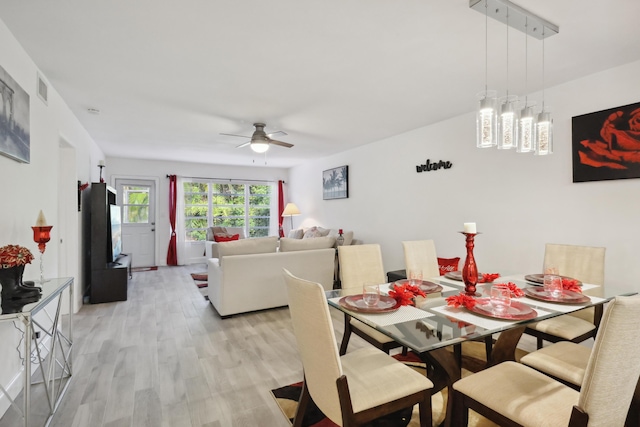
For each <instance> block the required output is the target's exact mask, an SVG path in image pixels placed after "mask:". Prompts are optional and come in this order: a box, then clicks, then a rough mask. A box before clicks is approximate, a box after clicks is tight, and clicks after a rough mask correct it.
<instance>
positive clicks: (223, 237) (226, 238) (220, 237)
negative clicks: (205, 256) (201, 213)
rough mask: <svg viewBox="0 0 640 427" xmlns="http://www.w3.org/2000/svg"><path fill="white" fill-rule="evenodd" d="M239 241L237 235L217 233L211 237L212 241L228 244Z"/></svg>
mask: <svg viewBox="0 0 640 427" xmlns="http://www.w3.org/2000/svg"><path fill="white" fill-rule="evenodd" d="M238 239H240V235H239V234H226V233H217V234H214V235H213V240H215V241H216V242H230V241H232V240H238Z"/></svg>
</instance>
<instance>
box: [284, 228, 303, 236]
mask: <svg viewBox="0 0 640 427" xmlns="http://www.w3.org/2000/svg"><path fill="white" fill-rule="evenodd" d="M302 236H304V230H303V229H302V228H296V229H295V230H291V231H289V235H288V236H287V237H288V238H289V239H302Z"/></svg>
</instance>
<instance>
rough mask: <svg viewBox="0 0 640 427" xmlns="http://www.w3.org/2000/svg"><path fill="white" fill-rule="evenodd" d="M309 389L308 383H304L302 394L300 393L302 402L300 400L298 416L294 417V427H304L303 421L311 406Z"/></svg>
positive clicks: (297, 409)
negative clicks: (308, 406)
mask: <svg viewBox="0 0 640 427" xmlns="http://www.w3.org/2000/svg"><path fill="white" fill-rule="evenodd" d="M309 397H310V395H309V389H307V381H304V380H303V381H302V392H301V393H300V400H298V407H297V408H296V414H295V416H294V417H293V427H302V420H303V418H304V414H305V412H306V410H307V405H308V404H309Z"/></svg>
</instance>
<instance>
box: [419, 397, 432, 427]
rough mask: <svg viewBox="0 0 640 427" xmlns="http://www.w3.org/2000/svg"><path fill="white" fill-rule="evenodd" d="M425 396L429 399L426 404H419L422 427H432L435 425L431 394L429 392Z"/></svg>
mask: <svg viewBox="0 0 640 427" xmlns="http://www.w3.org/2000/svg"><path fill="white" fill-rule="evenodd" d="M425 395H426V396H427V399H426V400H425V401H424V402H420V403H418V408H419V410H420V427H431V426H432V424H433V420H432V416H433V415H432V409H431V394H430V393H429V392H425Z"/></svg>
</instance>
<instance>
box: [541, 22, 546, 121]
mask: <svg viewBox="0 0 640 427" xmlns="http://www.w3.org/2000/svg"><path fill="white" fill-rule="evenodd" d="M545 28H546V27H545V26H544V25H543V26H542V111H540V112H541V113H544V87H545V84H544V30H545Z"/></svg>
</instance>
